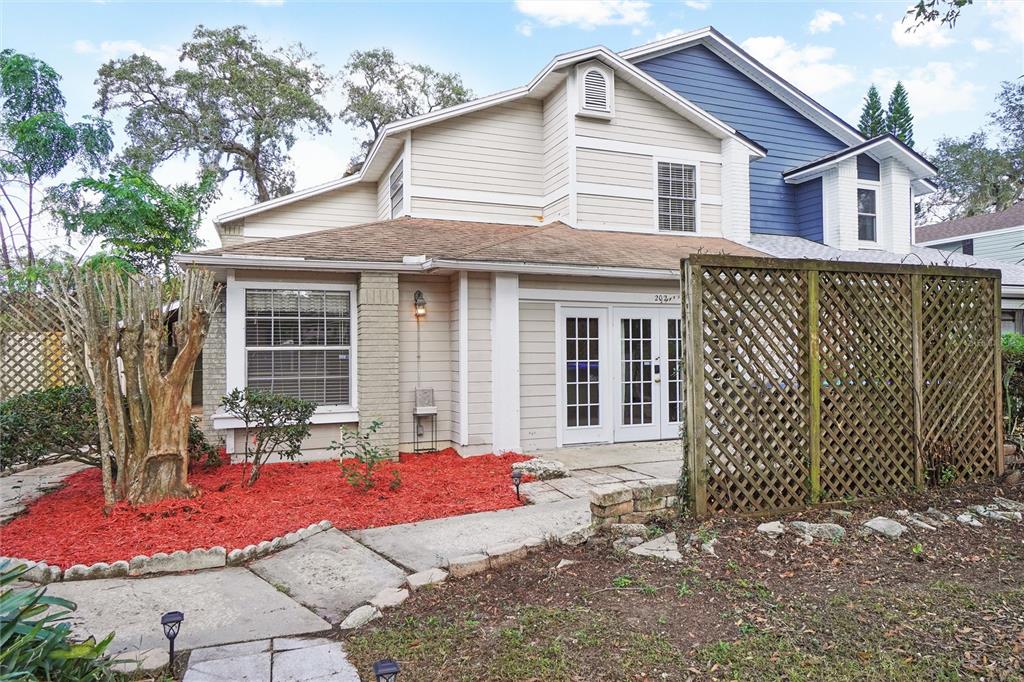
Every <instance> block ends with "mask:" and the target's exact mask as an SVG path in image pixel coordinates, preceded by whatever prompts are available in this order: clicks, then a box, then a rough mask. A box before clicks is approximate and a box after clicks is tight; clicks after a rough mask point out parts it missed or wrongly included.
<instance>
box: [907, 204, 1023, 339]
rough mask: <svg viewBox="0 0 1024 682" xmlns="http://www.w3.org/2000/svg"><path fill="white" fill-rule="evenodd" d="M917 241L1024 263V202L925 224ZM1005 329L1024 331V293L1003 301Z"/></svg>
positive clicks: (918, 234) (919, 230)
mask: <svg viewBox="0 0 1024 682" xmlns="http://www.w3.org/2000/svg"><path fill="white" fill-rule="evenodd" d="M914 243H915V244H917V245H918V246H924V247H929V248H932V249H938V250H940V251H945V252H948V253H956V254H962V255H964V256H970V257H976V258H984V259H990V260H997V261H1002V262H1003V263H1011V264H1013V265H1021V264H1022V263H1024V201H1022V202H1020V203H1017V204H1014V205H1013V206H1011V207H1010V208H1008V209H1006V210H1005V211H996V212H995V213H985V214H982V215H975V216H971V217H969V218H960V219H958V220H947V221H945V222H941V223H933V224H931V225H922V226H921V227H918V228H917V229H916V230H915V234H914ZM1003 331H1005V332H1017V333H1024V296H1021V297H1020V298H1018V299H1015V300H1013V301H1007V300H1006V299H1005V298H1004V302H1003Z"/></svg>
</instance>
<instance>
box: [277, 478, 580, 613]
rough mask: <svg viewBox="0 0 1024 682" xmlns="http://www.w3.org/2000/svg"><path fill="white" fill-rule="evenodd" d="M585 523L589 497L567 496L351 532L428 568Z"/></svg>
mask: <svg viewBox="0 0 1024 682" xmlns="http://www.w3.org/2000/svg"><path fill="white" fill-rule="evenodd" d="M559 494H561V493H559ZM583 523H590V505H589V503H588V501H587V500H585V499H583V500H570V499H566V500H563V501H561V502H552V503H550V504H532V505H526V506H523V507H515V508H513V509H502V510H499V511H491V512H478V513H476V514H466V515H464V516H456V517H451V518H447V519H431V520H429V521H418V522H416V523H403V524H401V525H398V526H387V527H386V528H369V529H367V530H360V531H352V532H351V535H352V537H353V538H355V539H356V540H358V541H359V542H361V543H363V544H364V545H366V546H367V547H369V548H371V549H372V550H374V551H375V552H377V553H379V554H382V555H384V556H386V557H388V558H390V559H391V560H392V561H394V562H396V563H398V564H401V565H402V566H406V567H408V568H411V569H412V570H414V571H425V570H427V569H428V568H434V567H436V566H443V565H445V563H446V562H448V561H450V560H451V559H452V558H454V557H457V556H463V555H466V554H476V553H480V552H483V551H484V550H486V549H487V548H488V547H491V546H493V545H496V544H500V543H504V542H522V541H523V540H524V539H525V538H527V537H531V536H532V537H537V538H547V537H551V536H555V537H559V536H561V535H563V534H564V533H567V532H568V531H570V530H572V529H573V528H575V527H576V526H578V525H580V524H583ZM317 537H320V536H317ZM313 539H316V538H313ZM289 551H290V550H289ZM370 596H372V595H370Z"/></svg>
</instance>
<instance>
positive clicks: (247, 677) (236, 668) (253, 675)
mask: <svg viewBox="0 0 1024 682" xmlns="http://www.w3.org/2000/svg"><path fill="white" fill-rule="evenodd" d="M270 659H271V654H270V652H269V651H267V652H264V653H261V654H248V655H244V656H229V657H227V658H215V659H212V660H207V661H201V662H198V663H192V662H189V664H188V670H186V671H185V676H184V677H183V678H182V682H271V677H270V669H271V668H270V666H271V662H270Z"/></svg>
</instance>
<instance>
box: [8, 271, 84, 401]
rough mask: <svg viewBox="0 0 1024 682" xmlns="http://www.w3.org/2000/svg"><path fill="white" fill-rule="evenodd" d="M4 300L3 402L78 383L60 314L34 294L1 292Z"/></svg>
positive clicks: (76, 371)
mask: <svg viewBox="0 0 1024 682" xmlns="http://www.w3.org/2000/svg"><path fill="white" fill-rule="evenodd" d="M0 297H2V299H3V300H2V301H0V400H6V399H7V398H10V397H12V396H16V395H19V394H21V393H25V392H27V391H33V390H36V389H43V388H52V387H54V386H66V385H71V384H74V383H76V382H77V381H78V370H77V368H76V367H75V363H74V361H73V360H72V358H71V356H70V355H69V354H68V353H67V351H66V349H65V348H64V331H63V329H62V328H61V323H60V318H59V316H58V315H57V314H56V312H55V311H52V310H51V309H49V308H48V307H45V306H43V305H38V304H37V303H36V302H35V301H34V300H33V299H32V298H31V297H32V295H31V294H24V293H18V294H11V293H9V292H6V291H0ZM15 306H16V307H17V310H18V314H15V313H14V311H13V308H14V307H15Z"/></svg>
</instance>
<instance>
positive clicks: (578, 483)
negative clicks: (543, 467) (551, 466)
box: [547, 477, 594, 497]
mask: <svg viewBox="0 0 1024 682" xmlns="http://www.w3.org/2000/svg"><path fill="white" fill-rule="evenodd" d="M547 484H548V485H550V486H551V487H552V488H554V489H555V490H557V491H558V492H560V493H563V494H565V495H568V496H569V497H586V496H587V495H589V494H590V491H591V490H592V489H593V488H594V486H593V485H591V484H590V483H587V482H586V481H584V480H582V479H579V478H575V477H570V478H556V479H554V480H551V481H547Z"/></svg>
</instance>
